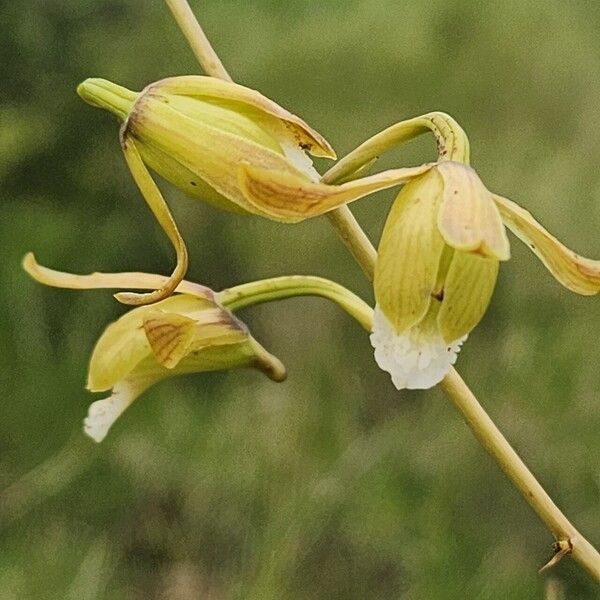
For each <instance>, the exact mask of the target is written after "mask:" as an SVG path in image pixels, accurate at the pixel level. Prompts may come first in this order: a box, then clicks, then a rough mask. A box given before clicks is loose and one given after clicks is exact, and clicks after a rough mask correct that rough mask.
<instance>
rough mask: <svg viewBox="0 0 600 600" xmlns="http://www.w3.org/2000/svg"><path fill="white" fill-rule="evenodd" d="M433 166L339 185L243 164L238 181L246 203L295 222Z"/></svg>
mask: <svg viewBox="0 0 600 600" xmlns="http://www.w3.org/2000/svg"><path fill="white" fill-rule="evenodd" d="M431 167H432V165H430V164H427V165H421V166H419V167H411V168H406V169H391V170H389V171H383V172H382V173H377V174H376V175H370V176H369V177H364V178H362V179H357V180H355V181H349V182H347V183H343V184H342V185H326V184H324V183H314V182H311V181H307V180H306V178H304V177H300V176H297V175H294V174H292V173H286V172H283V171H273V170H269V169H261V168H257V167H251V166H248V165H244V166H242V167H240V171H239V182H240V187H241V189H242V192H243V194H244V196H245V197H246V199H247V200H248V202H250V203H251V204H252V205H253V206H255V207H256V208H257V209H258V210H259V211H260V212H261V213H263V214H264V215H265V216H268V217H270V218H272V219H274V220H276V221H283V222H287V223H294V222H297V221H302V220H303V219H308V218H310V217H316V216H318V215H322V214H324V213H326V212H328V211H330V210H333V209H334V208H337V207H338V206H341V205H343V204H348V203H349V202H353V201H354V200H358V199H359V198H362V197H363V196H366V195H368V194H371V193H373V192H376V191H378V190H383V189H386V188H389V187H393V186H395V185H400V184H403V183H406V182H407V181H410V180H411V179H413V178H415V177H417V176H419V175H422V174H423V173H425V172H427V171H428V170H429V169H431Z"/></svg>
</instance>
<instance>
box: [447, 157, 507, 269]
mask: <svg viewBox="0 0 600 600" xmlns="http://www.w3.org/2000/svg"><path fill="white" fill-rule="evenodd" d="M436 169H437V170H438V171H439V172H440V173H441V175H442V177H443V178H444V201H443V202H442V206H441V209H440V214H439V219H438V227H439V229H440V232H441V234H442V236H443V237H444V239H445V240H446V243H447V244H448V245H449V246H452V247H453V248H456V249H457V250H464V251H465V252H474V253H476V254H481V255H483V256H489V257H491V258H496V259H498V260H508V259H509V258H510V246H509V243H508V237H507V236H506V231H505V229H504V225H503V223H502V219H501V218H500V213H499V211H498V209H497V208H496V205H495V204H494V202H493V200H492V197H491V194H490V192H488V190H487V189H486V188H485V186H484V185H483V183H482V181H481V179H479V177H478V175H477V173H475V171H474V170H473V169H472V168H471V167H469V166H468V165H465V164H461V163H457V162H451V161H447V162H441V163H439V164H438V166H437V167H436Z"/></svg>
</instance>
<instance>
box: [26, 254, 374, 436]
mask: <svg viewBox="0 0 600 600" xmlns="http://www.w3.org/2000/svg"><path fill="white" fill-rule="evenodd" d="M23 267H24V269H25V271H27V273H28V274H29V275H30V276H31V277H32V278H33V279H35V280H36V281H38V282H39V283H43V284H45V285H49V286H53V287H60V288H70V289H79V290H86V289H95V288H96V289H97V288H114V287H120V286H126V287H129V288H132V289H158V288H160V287H161V286H163V285H164V282H165V277H162V276H160V275H152V274H149V273H92V274H90V275H73V274H70V273H63V272H60V271H54V270H52V269H48V268H46V267H43V266H41V265H39V264H38V263H37V262H36V260H35V258H34V256H33V254H28V255H26V256H25V258H24V260H23ZM175 291H176V292H177V294H176V295H174V296H171V297H169V298H166V299H164V300H161V301H159V302H157V303H155V304H153V305H151V306H139V307H136V308H133V309H131V310H129V312H127V313H125V314H124V315H123V316H122V317H120V318H119V319H117V320H116V321H115V322H114V323H111V324H110V325H109V326H108V327H107V328H106V329H105V330H104V333H102V335H101V336H100V339H99V340H98V341H97V343H96V346H95V348H94V351H93V352H92V357H91V360H90V366H89V372H88V379H87V389H88V390H90V391H91V392H106V391H110V392H111V393H110V395H109V396H108V397H107V398H104V399H103V400H97V401H95V402H93V403H92V404H91V405H90V408H89V412H88V416H87V418H86V419H85V421H84V430H85V433H86V434H87V435H89V436H90V437H91V438H92V439H94V440H95V441H97V442H100V441H102V440H103V439H104V437H105V436H106V434H107V433H108V431H109V429H110V428H111V426H112V425H113V424H114V423H115V421H116V420H117V419H118V418H119V417H120V416H121V414H122V413H123V412H124V411H125V410H126V409H127V407H129V406H130V405H131V404H132V402H133V401H134V400H135V399H136V398H138V397H139V396H140V395H141V394H142V393H143V392H144V391H145V390H146V389H148V388H149V387H150V386H152V385H154V384H155V383H157V382H159V381H161V380H163V379H167V378H169V377H173V376H175V375H181V374H185V373H197V372H204V371H216V370H226V369H233V368H238V367H254V368H257V369H259V370H261V371H263V373H265V374H266V375H267V376H268V377H269V378H270V379H272V380H273V381H278V382H279V381H283V380H284V379H285V377H286V370H285V367H284V366H283V364H282V363H281V361H280V360H279V359H278V358H276V357H275V356H273V355H272V354H270V353H269V352H267V350H265V349H264V348H263V346H261V344H259V343H258V342H257V341H256V340H255V339H254V338H253V337H252V335H251V334H250V332H249V331H248V328H247V327H246V325H245V324H244V323H242V321H240V320H239V319H238V318H237V317H235V316H234V314H233V312H232V310H234V309H238V308H242V307H244V306H249V305H252V304H256V303H259V302H266V301H269V300H276V299H281V298H287V297H291V296H297V295H315V296H322V297H324V298H327V299H329V300H331V301H333V302H335V303H336V304H338V305H339V306H340V307H342V308H343V309H344V310H345V311H346V312H347V313H348V314H350V315H351V316H352V317H354V318H355V319H356V320H357V321H358V322H359V323H360V324H361V325H362V326H363V327H364V328H365V329H366V330H367V331H370V330H371V327H372V318H373V310H372V309H371V308H370V307H369V306H368V305H367V304H365V303H364V302H363V301H362V300H361V299H360V298H358V297H357V296H355V295H354V294H352V293H351V292H350V291H348V290H347V289H345V288H343V287H342V286H340V285H338V284H336V283H334V282H332V281H328V280H326V279H322V278H319V277H309V276H289V277H276V278H273V279H267V280H262V281H256V282H251V283H247V284H242V285H240V286H236V287H233V288H229V289H227V290H223V291H222V292H218V293H217V292H214V291H212V290H211V289H209V288H207V287H204V286H202V285H199V284H196V283H192V282H190V281H185V280H184V281H182V282H181V283H180V284H179V285H178V287H177V288H176V290H175Z"/></svg>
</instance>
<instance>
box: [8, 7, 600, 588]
mask: <svg viewBox="0 0 600 600" xmlns="http://www.w3.org/2000/svg"><path fill="white" fill-rule="evenodd" d="M192 5H193V6H194V7H195V8H196V9H197V11H198V12H201V13H202V14H201V15H200V16H201V17H202V20H203V23H204V25H205V28H206V31H207V33H208V35H209V37H210V38H211V39H212V40H213V42H214V45H215V46H216V48H217V50H218V52H219V53H220V54H221V56H222V59H223V61H224V63H225V64H226V65H227V66H228V68H229V69H230V70H231V72H232V74H233V76H234V77H235V78H236V79H237V80H238V81H239V82H240V83H244V84H246V85H249V86H251V87H256V88H258V89H260V90H261V91H262V92H263V93H265V94H267V95H268V96H270V97H271V98H273V99H275V100H277V101H278V102H280V103H281V104H283V105H284V106H286V107H287V108H289V109H290V110H292V111H294V112H296V113H297V114H299V115H301V116H303V117H304V118H305V119H306V120H307V121H308V122H309V123H311V124H312V125H313V126H314V127H315V128H316V129H318V130H319V131H321V132H322V133H323V134H324V135H325V136H326V137H327V138H328V139H329V140H330V141H331V142H332V143H333V145H334V146H335V147H336V149H337V150H338V153H339V155H343V154H344V153H346V152H347V151H349V150H350V149H352V148H353V147H354V146H355V145H356V144H357V143H359V142H360V141H362V140H363V139H365V138H366V137H368V136H369V135H372V134H373V133H375V132H376V131H378V130H380V129H381V128H383V127H385V126H387V125H389V124H391V123H392V122H394V121H398V120H400V119H403V118H406V117H409V116H413V115H416V114H420V113H423V112H426V111H429V110H432V109H439V110H445V111H447V112H449V113H450V114H452V115H453V116H454V117H455V118H457V119H458V121H459V122H460V123H461V124H462V125H463V127H464V128H465V129H466V130H467V132H468V133H469V135H470V138H471V142H472V154H473V164H474V166H475V167H476V168H477V169H478V171H479V173H480V175H481V176H482V178H483V179H484V181H485V182H486V184H487V185H488V186H489V187H490V188H491V189H493V190H495V191H498V192H499V193H502V194H504V195H506V196H508V197H510V198H513V199H514V200H516V201H518V202H519V203H521V204H523V205H524V206H526V207H527V208H528V209H529V210H531V211H532V212H533V213H534V214H535V215H536V216H538V217H539V218H540V220H541V221H542V222H543V223H544V224H545V225H546V226H547V227H548V228H549V229H550V230H551V231H552V232H554V233H555V234H556V235H558V236H559V237H560V238H561V239H563V240H565V241H566V242H568V243H569V244H570V245H571V246H572V247H574V248H575V249H576V250H578V251H580V252H582V253H588V254H592V255H593V254H594V253H595V254H596V256H598V255H599V254H600V245H599V243H598V230H599V229H600V170H599V169H598V164H599V159H598V151H597V148H596V141H597V137H598V131H599V130H600V103H599V99H600V76H599V74H600V35H598V33H599V31H600V4H599V3H597V2H594V1H592V0H585V1H584V0H573V1H572V2H568V3H565V2H558V1H557V0H528V1H527V2H522V1H517V0H505V1H503V2H483V3H481V2H475V1H474V0H429V1H428V2H418V1H416V0H408V1H401V2H399V1H397V0H361V1H344V2H342V1H335V2H334V1H329V2H317V1H312V0H311V1H302V2H301V1H287V2H281V1H279V0H252V1H244V2H242V1H235V2H234V1H231V2H219V1H217V0H206V1H204V2H193V3H192ZM0 36H1V37H0V44H1V45H0V52H1V54H0V76H1V81H2V84H1V85H0V190H1V201H2V204H1V206H2V219H1V220H0V243H1V245H2V248H1V251H2V261H1V264H0V269H1V272H0V274H1V281H2V285H1V286H0V301H1V303H2V310H1V311H0V336H1V340H2V361H1V362H0V383H1V389H2V392H3V393H2V413H1V414H2V418H1V427H0V489H2V491H1V492H0V597H2V598H3V599H4V598H7V599H12V598H14V599H17V598H18V599H21V598H36V599H40V598H41V599H45V598H49V599H50V598H52V599H54V598H61V599H62V598H73V599H95V598H111V599H112V598H118V599H121V598H123V599H134V598H135V599H137V598H160V599H169V600H170V599H182V600H185V599H192V598H210V599H223V598H244V599H245V598H258V599H270V598H273V599H276V598H277V599H279V598H299V599H300V598H302V599H305V598H306V599H309V598H310V599H312V598H348V599H354V598H356V599H363V598H369V599H379V598H381V599H383V598H386V599H387V598H406V599H410V600H413V599H414V600H420V599H431V598H476V599H495V598H510V599H513V598H515V599H521V598H523V599H529V598H543V597H545V592H544V588H545V578H544V577H543V576H538V575H537V573H536V570H537V568H538V567H539V566H540V565H542V564H543V563H544V562H545V561H546V560H547V559H548V558H549V556H550V553H551V550H550V544H551V542H552V539H551V537H550V535H549V534H548V532H547V531H546V530H545V528H544V527H543V526H542V525H541V524H540V522H539V521H538V519H537V517H536V516H535V515H534V513H533V512H532V511H531V510H530V508H529V507H528V506H527V505H526V504H525V502H524V501H523V499H522V498H521V497H520V496H519V495H518V494H517V493H516V492H515V491H514V489H513V488H512V487H511V485H510V484H509V483H508V482H507V480H506V479H505V477H504V476H503V475H502V473H501V472H500V471H499V470H498V468H497V466H496V464H495V463H494V462H493V461H492V460H491V459H490V458H488V456H487V455H486V454H485V453H484V452H483V450H482V449H481V448H480V447H479V445H478V444H477V443H476V442H475V441H474V439H473V437H472V435H471V433H470V431H469V430H468V429H467V427H466V426H465V425H464V423H463V422H462V421H461V419H460V417H459V416H458V415H457V414H456V412H455V411H454V410H453V409H452V407H451V406H449V404H448V402H447V400H445V398H444V397H443V396H442V395H441V394H440V393H439V392H437V391H435V390H432V391H429V392H424V393H408V392H403V393H396V392H395V391H394V389H393V388H392V386H391V384H390V382H389V380H388V377H387V375H386V374H384V373H382V372H380V371H379V370H378V369H377V367H376V366H375V364H374V362H373V360H372V353H371V349H370V346H369V342H368V339H367V338H366V336H365V335H364V333H363V332H362V331H361V330H360V329H359V328H358V326H356V325H355V323H354V322H352V321H351V320H350V319H349V318H348V317H347V316H346V315H344V314H342V313H341V312H340V311H339V310H337V309H335V308H334V307H332V306H330V305H328V304H327V303H325V301H323V300H318V299H295V300H290V301H286V302H282V303H278V304H271V305H264V306H261V307H257V308H252V309H248V310H246V311H245V312H244V313H243V314H242V317H243V318H244V319H245V320H246V321H247V323H248V324H249V325H250V326H251V328H252V330H253V332H254V333H255V335H256V337H257V338H258V339H260V340H261V341H262V342H263V343H264V344H265V345H266V346H267V347H268V348H269V349H270V350H271V351H273V352H275V353H276V354H277V355H278V356H279V357H280V358H281V359H282V360H283V361H284V362H285V363H286V365H287V367H288V369H289V379H288V381H287V382H285V383H283V384H274V383H272V382H270V381H267V380H266V379H264V378H262V376H261V375H260V374H259V373H257V372H253V371H252V372H251V371H248V372H234V373H215V374H209V375H197V376H190V377H187V378H182V379H178V380H176V381H172V382H167V383H163V384H161V385H159V386H157V387H156V388H154V389H152V390H151V391H150V392H148V393H146V394H145V395H144V397H143V399H141V401H139V402H138V403H137V404H136V405H134V406H133V407H132V408H131V409H130V410H129V411H128V412H127V414H126V415H125V416H124V417H123V418H122V419H121V420H120V421H119V422H118V424H117V425H116V426H115V428H114V430H113V431H112V432H111V434H110V435H109V437H108V438H107V440H106V441H105V442H104V443H103V444H102V445H101V446H99V447H96V446H95V445H94V444H93V443H92V442H90V441H88V440H87V439H84V437H83V435H82V433H81V420H82V418H83V416H84V415H85V413H86V407H87V405H88V404H89V403H90V401H92V396H91V395H90V394H88V393H87V392H86V391H84V389H83V388H84V382H85V375H86V367H87V361H88V357H89V354H90V351H91V349H92V347H93V344H94V341H95V339H96V338H97V337H98V335H99V334H100V332H101V331H102V329H103V328H104V327H105V326H106V324H107V323H109V322H110V321H111V320H113V319H115V318H116V317H117V316H118V315H119V314H121V313H122V312H123V307H121V306H119V305H118V304H117V303H116V302H115V301H114V300H113V299H112V297H111V295H110V293H108V292H102V291H96V292H69V291H61V290H53V289H45V288H43V287H42V286H40V285H37V284H34V283H33V282H31V281H30V280H28V279H27V277H26V276H25V275H24V273H23V272H22V271H21V270H20V266H19V262H20V259H21V257H22V255H23V254H24V253H25V252H26V251H29V250H34V251H35V252H36V255H37V256H38V258H39V260H40V261H41V262H42V263H43V264H47V265H49V266H54V267H56V268H62V269H65V270H70V271H73V272H82V273H85V272H89V271H92V270H107V271H116V270H147V271H155V272H160V273H166V272H168V271H169V269H170V268H171V265H172V255H171V250H170V248H169V246H168V244H167V242H166V241H165V239H164V237H163V235H162V234H161V232H160V231H159V230H158V228H157V226H156V225H155V223H154V221H153V219H152V218H151V216H150V214H149V212H148V210H147V208H146V207H145V205H144V204H143V202H142V200H141V198H140V196H139V193H138V191H137V189H136V188H135V186H134V184H133V182H132V180H131V177H130V175H129V173H128V171H127V170H126V167H125V164H124V161H123V159H122V156H121V154H120V150H119V147H118V143H117V125H116V123H115V122H114V120H113V119H112V118H111V117H110V116H109V115H108V114H106V113H103V112H101V111H98V110H94V109H92V108H91V107H89V106H87V105H85V104H84V103H83V102H81V101H80V100H79V98H78V97H77V96H76V94H75V86H76V85H77V83H78V82H80V81H81V80H83V79H84V78H85V77H87V76H101V77H106V78H108V79H111V80H113V81H115V82H118V83H121V84H124V85H126V86H128V87H131V88H133V89H140V88H141V87H143V86H144V85H145V84H146V83H148V82H150V81H153V80H156V79H159V78H161V77H164V76H168V75H174V74H186V73H191V72H197V71H198V67H197V66H196V64H195V62H194V58H193V56H192V54H191V52H190V51H189V49H188V48H187V46H186V44H185V42H184V40H183V38H182V36H181V35H180V33H179V31H178V30H177V28H176V26H175V24H174V23H173V21H172V19H171V18H170V16H169V14H168V12H167V9H166V8H165V6H164V5H163V3H162V2H159V1H156V2H146V1H143V0H129V1H127V2H126V1H117V0H94V1H92V0H53V1H51V2H49V1H44V0H22V1H21V2H9V1H8V0H3V1H2V2H0ZM433 156H434V149H433V145H432V143H431V141H430V140H423V141H419V142H415V143H413V144H412V145H411V146H410V147H407V148H406V149H403V150H402V151H400V152H398V153H397V154H396V155H395V156H391V157H389V158H386V159H385V160H383V161H381V164H380V165H379V166H381V167H383V166H392V165H400V164H403V165H404V164H417V163H418V162H422V161H423V160H429V159H431V158H432V157H433ZM319 167H320V168H325V165H324V164H319ZM163 189H165V192H166V194H167V196H168V199H169V202H170V204H171V206H172V207H173V211H174V212H175V214H176V217H177V219H178V222H179V223H180V225H181V228H182V230H183V233H184V235H185V238H186V239H187V242H188V245H189V248H190V252H191V268H190V278H192V279H194V280H196V281H199V282H202V283H204V284H207V285H210V286H211V287H213V288H216V289H220V288H222V287H226V286H228V285H232V284H236V283H240V282H243V281H249V280H252V279H256V278H262V277H266V276H273V275H279V274H290V273H312V274H318V275H322V276H325V277H330V278H332V279H335V280H337V281H339V282H340V283H342V284H344V285H346V286H348V287H350V288H351V289H353V290H355V291H357V292H358V293H360V294H361V295H362V296H363V297H364V298H366V299H369V300H370V299H371V291H370V289H369V287H368V285H367V284H366V283H365V282H364V281H363V278H362V275H361V273H360V272H359V269H358V268H357V267H356V266H355V265H354V263H353V261H352V260H351V258H350V257H349V255H348V254H347V252H346V250H345V249H344V247H343V246H342V244H341V243H340V241H339V240H338V239H337V237H336V236H335V234H334V233H333V232H332V231H331V230H330V228H329V226H328V223H327V222H326V220H325V219H318V220H314V221H311V222H306V223H302V224H300V225H296V226H280V225H278V224H275V223H271V222H268V221H266V220H260V219H258V218H254V219H252V218H244V217H240V216H232V215H225V214H222V213H218V212H216V211H215V210H213V209H211V208H209V207H206V206H204V205H203V204H201V203H199V202H195V201H192V200H190V199H187V198H184V197H182V196H181V195H180V194H178V193H177V192H176V191H175V190H173V189H170V188H169V187H168V186H167V185H166V184H165V185H164V187H163ZM392 199H393V192H391V191H390V192H388V193H382V194H380V195H378V196H375V197H372V198H370V199H369V200H363V201H360V202H359V203H357V204H356V205H355V212H356V214H357V216H358V218H359V219H360V221H361V222H362V223H363V224H364V225H365V227H366V229H367V230H368V231H369V233H370V234H371V235H372V236H373V239H377V237H378V235H379V233H380V231H381V227H382V224H383V220H384V217H385V214H386V211H387V209H388V207H389V205H390V203H391V201H392ZM599 309H600V305H599V304H598V300H597V299H593V298H592V299H590V298H582V297H577V296H575V295H572V294H570V293H568V292H567V291H565V290H563V289H562V288H561V287H560V286H559V285H558V284H557V283H556V282H554V281H553V280H552V279H551V278H550V277H549V275H548V274H547V272H546V271H545V270H544V268H543V267H542V266H541V265H540V263H539V262H538V261H537V260H536V259H535V258H534V257H533V255H531V254H530V253H529V252H528V250H527V249H525V248H523V247H522V246H521V245H520V243H519V242H518V241H515V242H514V244H513V260H511V261H510V262H509V263H508V264H506V265H505V266H504V267H503V269H502V272H501V276H500V281H499V285H498V289H497V292H496V294H495V297H494V300H493V303H492V306H491V309H490V311H489V312H488V314H487V316H486V318H485V320H484V322H483V323H482V324H481V326H480V327H479V328H478V329H477V330H476V331H475V332H474V333H473V334H472V336H471V339H470V340H469V342H468V344H466V346H465V348H464V350H463V352H462V354H461V357H460V360H459V365H458V366H459V369H460V371H461V372H462V374H463V375H464V377H465V378H466V380H467V381H468V382H469V384H470V385H471V386H472V388H473V389H474V390H475V391H476V393H477V394H478V395H479V397H480V399H481V400H482V402H483V404H484V405H485V406H486V407H487V409H488V410H489V411H490V413H491V414H492V416H493V417H494V419H495V420H496V421H497V423H498V424H499V426H500V427H501V429H502V430H503V431H504V432H505V434H506V435H507V437H508V438H509V439H510V440H511V441H512V442H513V443H514V445H515V446H516V448H517V449H518V451H519V452H520V453H521V454H522V455H523V457H524V458H525V460H526V462H527V463H528V464H529V465H530V466H531V467H532V469H533V470H534V471H535V473H536V474H537V475H538V476H539V477H540V479H541V481H542V482H543V483H544V484H545V485H546V486H547V488H548V490H549V491H550V493H551V495H553V497H554V498H555V500H556V501H557V503H558V504H559V505H560V506H561V507H563V508H564V509H565V511H566V512H567V514H568V515H569V516H570V517H571V518H572V519H573V520H574V522H575V524H576V525H577V526H579V527H580V528H581V530H582V531H584V532H586V533H587V534H588V535H589V537H590V539H591V540H592V541H593V542H595V543H596V545H598V544H600V519H599V515H600V503H599V498H600V468H599V458H600V436H599V435H598V431H599V425H600V402H599V399H600V392H599V388H600V369H599V368H598V364H599V363H600V341H599V340H600V336H599V333H600V322H599V321H600V320H599V319H598V314H599ZM554 576H555V577H557V578H559V580H561V581H562V582H563V584H564V586H565V589H566V590H567V592H568V598H596V597H598V596H597V588H596V587H595V586H594V584H593V583H592V582H591V580H590V579H589V578H588V576H587V575H586V574H584V573H582V572H581V570H580V569H579V568H578V567H577V565H575V564H574V563H573V562H572V561H569V560H564V561H563V562H562V563H561V564H560V565H559V566H558V567H557V568H556V569H555V571H554Z"/></svg>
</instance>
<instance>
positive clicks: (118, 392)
mask: <svg viewBox="0 0 600 600" xmlns="http://www.w3.org/2000/svg"><path fill="white" fill-rule="evenodd" d="M155 381H156V380H155V379H144V378H136V379H131V380H128V379H126V380H123V381H119V382H118V383H116V384H115V386H114V388H113V391H112V394H111V395H110V396H109V397H108V398H104V399H103V400H96V402H92V404H90V407H89V410H88V415H87V417H86V418H85V419H84V421H83V430H84V432H85V433H86V434H87V435H88V436H90V437H91V438H92V439H93V440H94V441H95V442H101V441H102V440H103V439H104V438H105V437H106V434H107V433H108V431H109V429H110V428H111V427H112V425H113V423H114V422H115V421H116V420H117V419H118V418H119V417H120V416H121V415H122V414H123V412H124V411H125V410H126V409H127V408H128V407H129V406H130V405H131V404H132V402H133V401H134V400H135V399H136V398H137V397H138V396H139V395H140V394H142V392H144V391H145V390H146V389H148V388H149V387H150V386H151V385H152V384H153V383H154V382H155Z"/></svg>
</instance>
